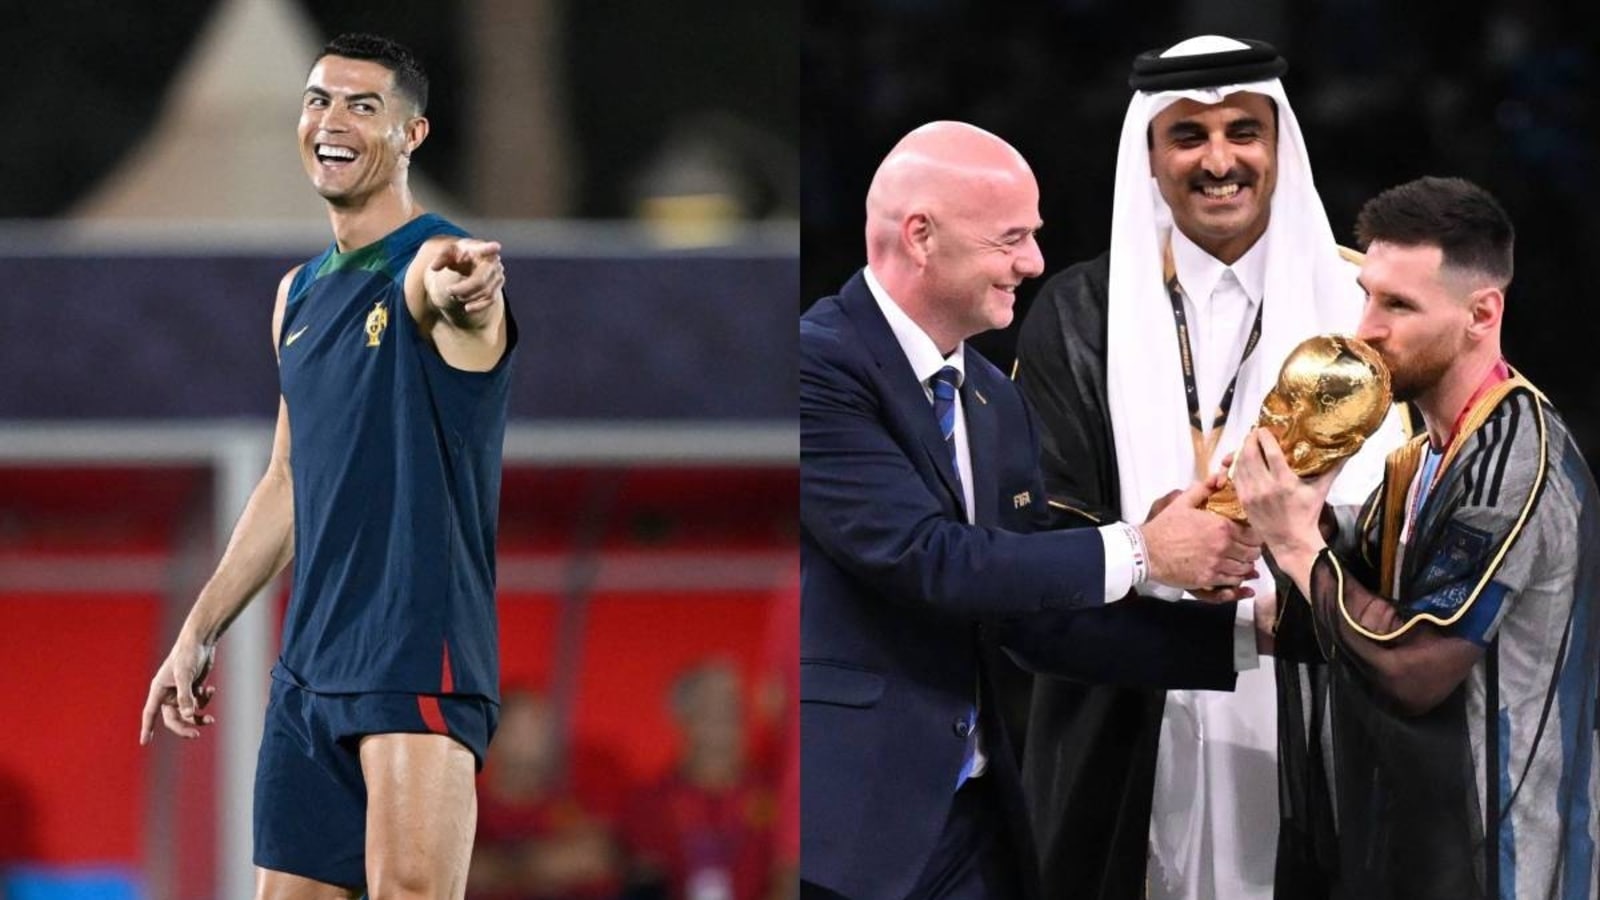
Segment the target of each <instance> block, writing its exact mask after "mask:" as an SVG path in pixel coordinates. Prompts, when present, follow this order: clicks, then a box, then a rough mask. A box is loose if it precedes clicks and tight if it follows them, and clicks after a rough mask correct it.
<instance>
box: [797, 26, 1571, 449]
mask: <svg viewBox="0 0 1600 900" xmlns="http://www.w3.org/2000/svg"><path fill="white" fill-rule="evenodd" d="M1579 9H1580V6H1579V5H1576V4H1573V5H1570V6H1569V5H1565V4H1556V3H1550V2H1530V3H1517V4H1515V5H1513V4H1510V3H1491V2H1483V0H1468V2H1458V3H1439V2H1424V3H1404V4H1402V3H1381V2H1377V0H1344V2H1331V0H1324V2H1310V3H1294V4H1290V3H1286V2H1284V3H1255V4H1232V3H1221V2H1193V0H1190V2H1173V0H1160V2H1150V3H1128V2H1115V0H1033V2H1017V3H1010V4H1004V5H995V4H988V3H978V2H967V0H926V2H912V0H865V2H862V0H807V2H806V4H805V22H804V32H803V35H804V36H803V39H802V44H801V46H802V50H801V97H802V102H801V122H802V125H801V166H802V172H803V181H802V183H803V185H804V193H803V198H802V231H801V286H802V291H801V306H802V309H803V308H804V307H805V306H807V305H809V304H810V303H811V302H812V301H813V300H815V299H816V298H818V297H821V296H826V295H827V294H831V293H833V292H834V291H835V290H836V289H837V288H838V287H839V286H840V285H841V284H843V282H844V281H845V279H847V278H848V277H849V276H850V274H851V273H852V272H853V271H854V270H855V269H856V268H858V267H859V266H861V265H862V263H863V262H864V256H863V253H864V251H863V247H862V240H863V239H862V226H863V221H864V217H863V212H862V205H863V202H864V198H865V196H866V189H867V185H868V182H869V181H870V180H871V177H872V173H873V170H874V169H875V168H876V166H877V164H878V162H879V161H880V160H881V159H882V157H883V155H884V154H885V153H886V152H887V151H888V150H889V148H890V147H892V146H893V144H894V143H895V141H896V140H898V139H899V137H900V136H901V135H903V134H904V133H906V132H907V131H909V130H911V129H912V128H915V127H916V126H917V125H920V124H922V123H924V122H927V121H930V120H934V119H960V120H965V121H968V122H972V123H973V124H976V125H979V126H981V127H983V128H986V129H988V130H990V131H993V132H995V133H996V134H999V135H1000V136H1001V137H1003V138H1005V139H1007V140H1008V141H1010V142H1011V143H1012V144H1014V145H1015V146H1016V147H1017V149H1018V150H1020V151H1021V152H1022V154H1023V155H1024V156H1026V157H1027V158H1028V160H1029V162H1030V163H1031V164H1032V166H1033V168H1034V172H1035V174H1036V175H1037V176H1038V179H1039V183H1040V189H1041V192H1042V197H1041V213H1042V215H1043V218H1044V222H1045V228H1044V231H1043V232H1042V233H1041V234H1040V238H1039V242H1040V245H1041V246H1042V248H1043V251H1044V256H1045V271H1046V277H1048V276H1049V275H1050V274H1053V273H1055V272H1057V271H1060V270H1061V269H1064V268H1066V267H1067V266H1069V265H1071V264H1072V263H1073V262H1076V261H1079V260H1083V259H1088V258H1090V257H1092V256H1095V255H1097V254H1099V253H1100V252H1101V251H1103V250H1104V249H1105V248H1106V246H1107V244H1108V242H1109V229H1110V222H1111V200H1112V181H1113V175H1114V172H1115V167H1116V146H1117V138H1118V133H1119V130H1120V128H1121V124H1122V118H1123V114H1124V113H1125V111H1126V109H1127V104H1128V98H1129V96H1130V95H1131V91H1130V89H1129V88H1128V85H1127V75H1128V70H1129V67H1130V65H1131V61H1132V59H1133V57H1134V56H1135V55H1136V54H1138V53H1140V52H1142V51H1145V50H1148V49H1152V48H1158V47H1166V46H1170V45H1172V44H1174V43H1177V42H1178V41H1180V40H1182V39H1184V38H1186V37H1190V36H1193V35H1196V34H1205V33H1218V34H1226V35H1230V36H1234V37H1249V38H1257V39H1261V40H1266V41H1269V42H1271V43H1273V44H1274V45H1275V46H1277V47H1278V49H1279V50H1280V51H1281V52H1282V53H1283V55H1284V56H1285V57H1286V58H1287V59H1288V60H1289V71H1288V73H1287V74H1286V75H1285V76H1284V79H1283V80H1284V84H1285V87H1286V89H1287V91H1288V94H1289V100H1290V103H1292V104H1293V106H1294V110H1295V115H1296V116H1297V118H1298V119H1299V121H1300V126H1301V128H1302V130H1303V131H1304V132H1305V137H1306V142H1307V144H1308V149H1309V153H1310V157H1311V161H1312V168H1313V171H1314V172H1315V176H1316V183H1317V188H1318V190H1319V192H1320V193H1321V196H1322V200H1323V203H1324V205H1325V207H1326V208H1327V211H1328V216H1329V220H1330V222H1331V223H1332V225H1333V229H1334V234H1335V235H1336V236H1337V237H1338V238H1339V239H1340V241H1341V242H1343V243H1345V244H1347V245H1352V246H1353V244H1354V237H1353V236H1352V234H1351V230H1352V228H1353V224H1354V221H1355V214H1356V211H1357V210H1358V209H1359V207H1360V205H1361V203H1362V202H1363V201H1364V200H1365V199H1366V198H1368V197H1370V196H1371V195H1373V194H1376V193H1377V192H1379V191H1381V190H1383V189H1385V188H1387V187H1390V186H1392V185H1395V184H1398V183H1401V182H1404V181H1408V180H1410V179H1412V178H1416V177H1419V176H1422V175H1457V176H1461V177H1465V178H1468V179H1471V180H1473V181H1475V182H1477V183H1479V184H1481V185H1483V186H1484V187H1486V188H1488V189H1489V190H1490V191H1492V192H1494V194H1495V195H1496V196H1497V197H1499V198H1500V200H1501V202H1502V203H1504V204H1505V206H1506V208H1507V210H1508V212H1509V213H1510V214H1511V217H1512V219H1513V221H1514V222H1515V224H1516V227H1517V232H1518V241H1517V254H1516V267H1517V271H1516V278H1515V281H1514V283H1513V285H1512V288H1511V291H1510V297H1509V304H1508V307H1507V317H1506V328H1505V350H1506V354H1507V356H1508V358H1509V359H1510V360H1511V363H1512V364H1513V365H1514V366H1517V367H1518V368H1520V369H1521V370H1522V371H1523V372H1524V373H1525V374H1527V375H1528V376H1529V378H1530V379H1531V380H1532V381H1533V382H1534V383H1535V384H1537V385H1539V386H1540V387H1541V388H1542V389H1544V390H1545V391H1546V392H1547V393H1548V394H1549V395H1550V396H1551V399H1552V400H1553V401H1554V402H1555V403H1556V405H1557V406H1558V407H1559V408H1560V409H1561V411H1562V412H1563V414H1564V415H1565V417H1566V419H1567V421H1568V422H1569V424H1570V425H1571V426H1572V427H1573V430H1574V432H1575V433H1576V434H1577V435H1578V437H1579V441H1580V443H1581V444H1582V445H1583V447H1584V449H1585V452H1586V455H1587V457H1588V459H1589V460H1590V461H1591V465H1593V463H1594V461H1596V460H1600V390H1597V388H1600V378H1597V376H1596V372H1595V366H1594V359H1595V350H1594V348H1595V343H1596V342H1595V338H1596V335H1597V334H1600V329H1597V328H1596V325H1595V322H1596V313H1595V312H1594V310H1593V309H1592V305H1593V298H1592V295H1591V294H1590V293H1589V291H1588V288H1587V286H1586V285H1587V278H1586V277H1585V273H1586V272H1587V263H1588V261H1589V259H1590V257H1591V255H1592V254H1593V253H1594V252H1595V250H1596V248H1600V240H1597V239H1600V234H1597V231H1600V229H1597V226H1596V222H1595V215H1594V206H1595V200H1596V189H1597V184H1596V174H1595V165H1596V162H1597V159H1596V156H1597V150H1600V147H1597V144H1596V135H1595V93H1596V90H1597V88H1600V85H1597V84H1596V78H1595V65H1596V60H1597V59H1600V57H1597V56H1596V53H1595V49H1596V48H1595V38H1596V36H1597V32H1596V29H1595V28H1594V27H1592V26H1587V25H1581V24H1580V23H1579V21H1578V19H1577V10H1579ZM1041 283H1042V279H1040V280H1035V281H1032V282H1028V283H1027V284H1025V285H1024V286H1023V287H1022V288H1021V289H1020V290H1019V291H1018V297H1017V317H1016V322H1020V321H1021V320H1022V318H1023V316H1024V315H1025V314H1026V311H1027V308H1028V305H1029V303H1030V301H1031V300H1032V297H1033V293H1034V291H1035V290H1036V289H1037V288H1038V286H1039V285H1040V284H1041ZM1015 331H1016V323H1013V325H1012V327H1011V328H1009V329H1006V330H1004V331H1001V332H992V333H990V334H988V335H984V336H981V337H979V338H977V339H975V340H974V341H973V342H972V343H973V344H974V345H975V346H977V347H978V349H980V350H981V351H982V352H983V353H984V354H985V355H986V356H988V357H989V358H990V359H991V360H992V361H994V362H995V363H996V364H997V365H1000V366H1001V367H1002V368H1003V369H1009V367H1010V363H1011V358H1012V354H1013V347H1014V342H1015Z"/></svg>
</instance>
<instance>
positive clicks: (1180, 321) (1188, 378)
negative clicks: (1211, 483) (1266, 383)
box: [1167, 249, 1266, 478]
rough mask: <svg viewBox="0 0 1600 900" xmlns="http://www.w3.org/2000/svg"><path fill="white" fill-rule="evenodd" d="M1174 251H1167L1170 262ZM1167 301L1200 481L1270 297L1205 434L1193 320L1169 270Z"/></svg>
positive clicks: (1258, 309) (1258, 312) (1258, 336)
mask: <svg viewBox="0 0 1600 900" xmlns="http://www.w3.org/2000/svg"><path fill="white" fill-rule="evenodd" d="M1171 252H1172V251H1171V250H1170V249H1169V250H1168V251H1167V253H1168V258H1169V259H1170V258H1171V256H1170V254H1171ZM1167 299H1168V300H1171V301H1172V321H1173V323H1174V324H1175V325H1176V327H1177V329H1178V353H1179V358H1180V359H1181V360H1182V362H1183V396H1184V399H1185V400H1187V401H1188V403H1189V439H1190V441H1192V442H1193V443H1194V471H1195V477H1196V478H1204V477H1206V470H1207V469H1208V468H1209V467H1210V465H1211V454H1212V453H1213V452H1215V451H1216V449H1217V442H1218V441H1220V440H1222V429H1224V428H1225V427H1227V425H1228V407H1230V406H1232V405H1233V390H1234V388H1236V387H1238V386H1239V373H1240V372H1241V371H1243V370H1244V361H1245V360H1247V359H1249V358H1250V354H1251V353H1252V352H1254V351H1255V349H1256V342H1257V341H1259V340H1260V339H1261V313H1262V311H1263V310H1264V309H1265V308H1266V298H1264V297H1263V298H1262V301H1261V303H1260V304H1258V305H1257V306H1256V320H1255V323H1254V324H1252V325H1251V326H1250V336H1249V337H1248V338H1246V339H1245V342H1244V355H1242V356H1240V357H1239V367H1238V368H1237V369H1234V370H1233V377H1232V378H1230V379H1228V387H1227V389H1226V390H1224V391H1223V392H1222V400H1221V402H1219V403H1218V404H1217V413H1216V415H1215V416H1214V417H1213V418H1212V420H1211V430H1209V431H1205V430H1203V427H1202V425H1201V423H1200V390H1199V387H1198V386H1197V385H1196V384H1195V379H1194V353H1193V351H1192V350H1191V349H1190V348H1189V320H1188V317H1187V316H1186V315H1185V314H1184V312H1183V286H1182V285H1180V284H1178V275H1177V273H1176V272H1175V271H1173V270H1171V269H1169V270H1168V275H1167Z"/></svg>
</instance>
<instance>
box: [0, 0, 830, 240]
mask: <svg viewBox="0 0 1600 900" xmlns="http://www.w3.org/2000/svg"><path fill="white" fill-rule="evenodd" d="M220 5H221V4H220V3H219V2H218V0H163V2H160V3H105V2H102V0H51V2H47V3H33V2H23V0H3V2H0V12H3V13H4V23H5V24H4V27H3V28H0V59H3V60H5V64H6V70H7V73H8V74H7V86H6V89H5V90H3V91H0V120H3V121H5V122H6V123H8V125H9V127H8V129H7V131H8V136H7V147H6V149H5V152H3V153H0V218H42V217H50V216H56V215H60V214H62V213H64V212H66V211H67V210H68V209H69V208H70V207H71V205H72V204H73V203H74V202H75V201H77V200H80V199H82V197H83V196H84V195H85V194H86V192H87V191H89V190H90V189H91V188H92V187H93V186H94V185H95V184H96V183H97V182H98V180H99V179H100V178H101V176H103V175H104V174H105V173H106V172H108V171H110V170H111V169H112V167H113V166H114V165H115V163H116V162H117V161H118V160H119V159H121V158H122V156H123V154H124V153H126V152H127V151H128V150H129V149H131V148H132V147H134V146H136V144H137V142H138V140H139V138H140V137H142V136H143V135H144V133H145V130H146V129H148V128H149V127H151V126H152V125H153V124H154V123H155V122H156V121H157V119H158V118H159V112H160V107H161V101H162V97H163V92H164V90H165V88H166V87H167V85H168V83H169V82H170V80H171V79H172V78H173V76H174V75H175V74H177V72H178V70H179V69H180V68H181V67H182V65H183V64H184V62H185V61H186V58H187V55H188V51H189V50H190V48H191V47H192V46H193V44H194V41H195V39H196V37H197V36H198V35H199V34H200V32H201V29H202V28H203V27H204V26H205V25H206V23H207V20H208V19H209V18H210V16H211V14H212V13H213V12H214V11H215V10H216V8H218V7H219V6H220ZM297 5H299V6H300V7H301V9H302V10H303V11H304V12H305V13H306V14H308V15H309V16H310V18H311V20H312V22H313V23H314V24H315V26H316V27H317V28H318V29H319V30H320V31H321V32H322V34H323V35H324V36H326V37H332V36H333V35H335V34H338V33H340V32H344V31H372V32H377V33H380V34H384V35H387V36H389V37H392V38H394V39H395V40H398V41H400V42H401V43H403V44H405V45H406V46H408V47H410V48H411V50H412V51H413V52H415V53H416V55H417V56H418V58H419V59H420V60H421V61H422V63H423V66H424V68H426V69H427V71H428V75H429V78H430V81H431V82H432V85H431V94H432V99H431V100H430V102H429V108H428V117H429V119H430V120H432V122H433V129H432V131H431V133H430V135H429V137H428V153H426V154H421V155H419V156H418V158H417V168H418V169H419V170H420V171H422V172H423V173H424V174H425V175H427V176H428V177H429V178H430V179H432V180H433V181H434V182H436V183H437V184H438V185H439V186H440V187H441V188H443V189H444V190H445V191H447V192H449V193H452V194H454V195H456V196H457V197H458V198H460V197H465V196H467V195H468V193H469V192H468V190H467V178H468V172H467V160H466V154H465V150H464V147H463V142H464V141H465V140H467V139H468V135H469V134H470V130H469V129H468V128H467V127H466V126H465V123H464V122H463V121H462V117H463V116H465V115H467V114H469V110H470V109H471V104H470V103H469V102H467V101H468V99H469V98H468V96H467V93H468V92H469V91H470V90H471V85H470V84H469V82H468V80H467V72H468V70H469V66H468V63H469V59H468V55H469V54H470V53H472V52H474V48H473V46H472V40H471V36H470V35H468V34H467V33H466V32H467V28H466V27H465V21H466V17H467V16H468V15H470V14H471V12H470V10H471V9H472V8H473V6H474V5H473V4H472V3H468V2H441V0H386V2H382V3H375V2H373V0H300V2H299V3H298V4H297ZM799 10H800V8H799V6H798V5H797V4H795V3H792V2H789V0H757V2H746V3H741V2H734V0H672V2H670V3H655V2H650V0H607V2H604V3H567V4H564V5H563V6H562V9H561V12H562V19H563V33H562V35H561V39H560V41H559V45H560V48H561V50H560V53H561V65H562V72H563V74H564V77H565V84H566V85H567V90H568V92H569V97H568V98H567V104H568V105H567V109H568V111H569V113H570V117H571V118H570V121H569V122H568V123H567V127H569V128H570V130H571V136H572V138H573V152H574V154H575V155H576V156H577V157H578V158H581V160H582V161H583V166H582V171H583V174H582V175H581V176H579V177H580V180H581V184H580V185H579V186H578V189H577V191H576V192H575V203H574V206H575V208H573V209H572V210H570V211H569V213H568V214H569V215H570V216H571V217H574V218H622V217H625V216H626V215H628V213H629V208H628V204H627V202H626V201H627V198H626V188H627V185H628V184H629V182H630V180H631V179H633V178H635V177H637V175H638V174H639V169H640V167H641V166H642V165H644V163H645V161H646V160H648V159H649V158H650V157H651V156H652V155H654V154H655V153H656V152H657V151H658V150H659V149H660V147H661V145H662V143H663V142H664V141H667V140H669V139H670V138H672V137H673V136H675V135H676V134H677V133H678V129H679V128H680V127H690V128H692V127H694V126H696V125H702V126H703V123H704V120H705V117H706V116H707V115H708V114H709V115H712V116H715V117H716V119H717V121H718V122H721V123H724V127H725V128H726V129H727V130H728V131H731V132H733V133H732V134H731V135H729V136H728V138H727V139H728V140H729V141H731V142H733V143H734V144H736V145H738V151H737V152H740V153H741V154H742V155H743V156H744V157H745V161H746V163H747V164H748V165H750V166H753V167H763V168H764V170H763V171H760V172H753V173H751V175H750V177H751V178H752V180H754V181H757V182H759V183H760V186H761V188H760V190H761V192H762V193H763V195H764V196H763V198H762V203H763V208H762V209H759V210H756V213H757V214H758V215H766V214H772V213H777V212H786V213H787V214H789V215H792V214H793V211H792V209H784V208H783V207H785V206H786V205H788V206H792V203H793V194H794V185H793V182H794V180H795V179H794V178H793V173H792V172H787V171H784V172H781V175H780V171H774V168H775V167H774V164H773V163H772V162H771V160H770V158H769V156H770V155H769V154H765V153H764V152H763V148H762V146H761V145H762V143H763V142H772V143H776V144H779V145H790V146H792V145H793V144H794V142H795V141H796V139H797V130H798V123H797V120H796V116H795V103H794V97H795V93H796V83H797V80H798V79H797V72H796V62H797V54H796V52H795V47H794V44H795V37H794V36H795V34H796V33H797V32H798V30H799V25H798V22H799ZM728 123H732V124H728ZM291 124H292V123H291ZM285 127H286V128H287V127H288V126H285ZM713 127H716V126H713ZM780 155H781V154H780ZM529 164H530V165H537V160H529Z"/></svg>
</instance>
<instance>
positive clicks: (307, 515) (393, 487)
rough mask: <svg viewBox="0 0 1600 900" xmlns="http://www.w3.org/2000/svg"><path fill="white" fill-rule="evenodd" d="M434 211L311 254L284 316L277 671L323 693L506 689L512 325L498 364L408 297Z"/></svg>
mask: <svg viewBox="0 0 1600 900" xmlns="http://www.w3.org/2000/svg"><path fill="white" fill-rule="evenodd" d="M465 234H466V233H465V232H464V231H462V230H461V229H460V228H458V227H456V226H455V225H453V224H451V223H450V222H448V221H446V220H445V219H443V218H440V217H439V216H436V215H431V214H428V215H423V216H419V217H418V218H416V219H413V220H412V221H410V222H408V223H406V224H405V225H403V226H401V227H400V228H399V229H397V230H395V231H394V232H392V233H390V234H389V235H388V236H386V237H384V238H382V239H381V240H379V241H377V242H375V243H373V244H370V245H368V246H366V247H362V248H359V249H355V250H351V251H349V252H347V253H339V252H337V245H334V246H330V247H329V248H328V249H327V250H325V251H323V253H322V254H320V255H319V256H317V257H315V258H314V259H312V260H311V261H310V262H308V263H306V265H305V266H304V267H302V268H301V270H300V271H299V272H298V273H297V274H296V275H295V277H294V279H293V280H292V283H291V285H290V288H289V294H288V298H287V302H286V305H285V308H284V314H283V322H282V325H281V327H280V330H279V346H278V354H279V380H280V385H281V389H282V392H283V396H284V399H285V402H286V403H287V405H288V410H289V431H290V469H291V471H292V473H293V479H294V511H295V517H294V518H295V534H294V578H293V588H292V593H291V596H290V603H289V609H288V612H287V614H286V616H285V620H284V627H283V647H282V652H281V654H280V656H279V659H278V663H277V665H276V666H274V668H273V676H274V677H275V678H278V679H280V680H283V681H288V682H291V683H294V684H296V685H299V686H301V687H304V688H306V689H309V690H312V691H316V692H320V693H366V692H382V691H393V692H403V693H415V694H464V695H478V696H483V697H487V698H489V699H490V700H493V701H496V702H498V699H499V693H498V682H499V656H498V634H497V627H496V617H495V595H494V585H495V559H494V548H495V528H496V522H497V519H498V515H499V497H500V463H501V446H502V443H503V441H504V436H505V425H506V400H507V390H508V386H509V381H510V368H511V358H512V353H513V350H514V348H515V346H516V340H517V333H516V326H515V323H514V322H513V321H512V318H511V313H510V310H509V309H507V311H506V329H507V338H506V349H505V353H504V355H502V357H501V358H500V360H499V362H498V363H497V364H496V365H495V367H494V368H493V369H491V370H490V371H488V372H466V371H462V370H460V369H456V368H453V367H451V366H450V365H449V364H448V363H446V362H445V361H444V359H443V358H441V357H440V356H439V353H438V351H437V350H435V349H434V347H433V346H432V345H431V344H430V343H429V341H428V340H427V338H426V337H425V336H424V335H423V334H422V332H421V331H420V330H419V329H418V327H417V325H416V323H415V321H414V320H413V319H412V317H411V313H410V311H409V310H408V308H407V306H406V298H405V277H406V271H407V268H408V267H409V266H410V264H411V262H412V260H413V258H414V257H415V256H416V254H417V251H418V249H419V248H421V246H422V245H423V243H424V242H426V241H427V240H428V239H429V238H433V237H436V236H440V235H450V236H465Z"/></svg>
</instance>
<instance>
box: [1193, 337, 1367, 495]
mask: <svg viewBox="0 0 1600 900" xmlns="http://www.w3.org/2000/svg"><path fill="white" fill-rule="evenodd" d="M1393 402H1394V401H1393V396H1392V394H1391V392H1390V389H1389V369H1388V367H1386V366H1385V365H1384V364H1383V360H1382V359H1381V358H1380V357H1379V356H1378V351H1376V350H1374V349H1372V347H1371V346H1370V345H1369V344H1367V343H1366V342H1365V341H1362V340H1360V339H1359V338H1354V337H1349V336H1346V335H1342V334H1319V335H1317V336H1316V337H1311V338H1307V339H1305V340H1304V341H1301V342H1300V345H1299V346H1297V347H1295V348H1294V350H1293V351H1291V352H1290V353H1289V356H1288V357H1287V358H1286V359H1284V361H1283V368H1282V369H1281V370H1280V371H1279V372H1278V383H1277V384H1276V385H1274V386H1273V388H1272V390H1271V391H1269V392H1268V393H1267V396H1266V397H1265V398H1264V399H1262V401H1261V413H1260V415H1258V416H1257V417H1256V427H1257V428H1265V429H1267V430H1268V431H1270V432H1272V435H1273V437H1275V438H1277V439H1278V446H1279V447H1281V448H1283V454H1284V456H1285V457H1287V458H1288V461H1289V468H1291V469H1294V471H1295V474H1297V475H1299V476H1300V477H1301V478H1310V477H1312V476H1314V475H1321V474H1322V473H1323V472H1326V471H1328V470H1329V469H1331V468H1333V466H1334V465H1335V464H1336V463H1338V462H1339V460H1341V459H1344V458H1345V457H1348V456H1353V455H1354V454H1355V453H1356V451H1358V450H1360V449H1361V445H1362V444H1364V443H1366V441H1367V438H1369V437H1371V436H1372V433H1373V432H1374V431H1377V430H1378V426H1379V425H1381V424H1382V423H1383V418H1384V416H1386V415H1388V413H1389V406H1390V404H1391V403H1393ZM1206 509H1209V510H1211V511H1212V512H1214V513H1218V514H1219V515H1224V516H1227V517H1228V518H1230V519H1233V520H1234V521H1236V522H1244V521H1246V517H1245V514H1244V507H1242V506H1240V505H1239V495H1238V494H1237V493H1235V492H1234V489H1233V482H1232V481H1231V480H1230V481H1228V482H1227V483H1226V484H1225V485H1223V487H1222V488H1221V489H1220V490H1218V491H1217V492H1216V493H1214V494H1212V495H1211V498H1210V499H1209V500H1207V501H1206Z"/></svg>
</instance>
